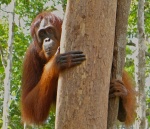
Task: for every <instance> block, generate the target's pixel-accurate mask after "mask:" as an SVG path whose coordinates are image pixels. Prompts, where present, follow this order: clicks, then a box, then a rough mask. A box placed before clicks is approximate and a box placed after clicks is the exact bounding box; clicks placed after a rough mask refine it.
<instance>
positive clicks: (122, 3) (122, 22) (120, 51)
mask: <svg viewBox="0 0 150 129" xmlns="http://www.w3.org/2000/svg"><path fill="white" fill-rule="evenodd" d="M130 3H131V0H118V2H117V15H116V29H115V31H116V32H115V44H114V57H113V66H112V79H118V80H122V71H123V68H124V62H125V46H126V42H127V41H126V36H127V35H126V34H127V24H128V15H129V10H130ZM118 104H119V99H118V98H114V99H110V100H109V108H108V127H107V128H108V129H116V128H117V127H116V121H117V115H118Z"/></svg>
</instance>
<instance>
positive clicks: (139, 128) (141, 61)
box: [135, 0, 147, 129]
mask: <svg viewBox="0 0 150 129" xmlns="http://www.w3.org/2000/svg"><path fill="white" fill-rule="evenodd" d="M144 2H145V1H144V0H139V5H138V44H137V45H136V47H137V59H136V60H135V80H136V84H137V87H138V91H139V94H138V95H139V96H138V109H137V117H138V121H137V122H136V125H135V126H136V129H146V128H147V127H146V93H145V50H146V46H145V30H144Z"/></svg>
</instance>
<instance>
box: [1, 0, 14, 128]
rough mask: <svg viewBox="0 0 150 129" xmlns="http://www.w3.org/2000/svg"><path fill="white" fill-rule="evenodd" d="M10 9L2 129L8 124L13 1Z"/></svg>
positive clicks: (12, 40) (12, 39)
mask: <svg viewBox="0 0 150 129" xmlns="http://www.w3.org/2000/svg"><path fill="white" fill-rule="evenodd" d="M10 7H12V10H11V13H10V14H9V38H8V42H7V43H8V49H7V66H6V68H5V79H4V102H3V126H2V129H7V128H8V123H9V118H8V116H9V103H10V84H11V73H12V53H13V42H14V15H15V13H14V9H15V0H12V2H11V4H10Z"/></svg>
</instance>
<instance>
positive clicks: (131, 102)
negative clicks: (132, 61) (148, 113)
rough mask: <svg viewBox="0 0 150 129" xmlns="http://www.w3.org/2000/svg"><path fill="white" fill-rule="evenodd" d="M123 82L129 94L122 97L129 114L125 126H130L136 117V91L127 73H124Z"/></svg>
mask: <svg viewBox="0 0 150 129" xmlns="http://www.w3.org/2000/svg"><path fill="white" fill-rule="evenodd" d="M122 80H123V82H124V85H125V87H126V89H127V92H128V94H127V96H125V97H122V100H123V106H124V108H125V111H126V113H127V116H126V120H125V124H126V125H127V126H128V125H131V124H132V123H133V122H134V120H135V117H136V112H135V110H136V98H135V97H136V91H135V89H134V84H133V81H132V79H131V77H129V75H128V73H127V72H125V71H124V72H123V76H122Z"/></svg>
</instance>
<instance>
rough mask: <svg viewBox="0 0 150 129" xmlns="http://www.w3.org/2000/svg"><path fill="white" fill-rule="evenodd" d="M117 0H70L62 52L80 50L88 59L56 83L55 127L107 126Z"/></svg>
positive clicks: (90, 128)
mask: <svg viewBox="0 0 150 129" xmlns="http://www.w3.org/2000/svg"><path fill="white" fill-rule="evenodd" d="M116 6H117V0H112V1H111V2H110V1H109V0H82V1H77V0H69V1H68V4H67V10H66V15H65V19H64V23H63V30H62V38H61V46H60V50H61V53H64V52H67V51H71V50H81V51H83V52H84V54H86V58H87V60H86V61H85V62H84V63H83V64H82V65H80V66H77V67H75V68H72V69H69V70H66V71H64V72H63V73H61V74H60V77H59V82H58V94H57V106H56V107H57V109H56V123H55V126H56V127H55V128H56V129H106V128H107V111H108V94H109V86H110V75H111V66H112V57H113V46H114V37H115V35H114V34H115V20H116Z"/></svg>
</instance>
